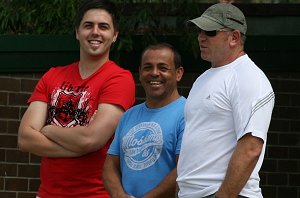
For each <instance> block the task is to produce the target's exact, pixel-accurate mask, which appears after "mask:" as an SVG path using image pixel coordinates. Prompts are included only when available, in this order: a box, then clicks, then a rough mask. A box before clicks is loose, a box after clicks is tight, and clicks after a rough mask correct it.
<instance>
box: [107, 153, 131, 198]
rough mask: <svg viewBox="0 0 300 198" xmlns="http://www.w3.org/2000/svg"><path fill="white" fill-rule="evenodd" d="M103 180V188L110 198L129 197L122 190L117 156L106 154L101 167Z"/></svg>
mask: <svg viewBox="0 0 300 198" xmlns="http://www.w3.org/2000/svg"><path fill="white" fill-rule="evenodd" d="M102 176H103V182H104V186H105V189H106V190H107V191H108V193H109V194H110V196H111V197H112V198H129V197H130V196H129V195H128V194H126V193H125V192H124V189H123V186H122V182H121V173H120V170H119V159H118V157H117V156H111V155H107V157H106V160H105V163H104V167H103V174H102Z"/></svg>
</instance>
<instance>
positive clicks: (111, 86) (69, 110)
mask: <svg viewBox="0 0 300 198" xmlns="http://www.w3.org/2000/svg"><path fill="white" fill-rule="evenodd" d="M116 21H117V16H116V10H115V5H114V4H113V3H111V2H110V1H107V0H84V1H82V2H81V4H80V5H79V8H78V13H77V17H76V21H75V30H76V38H77V40H78V41H79V44H80V60H79V61H78V62H75V63H72V64H70V65H67V66H58V67H53V68H51V69H50V70H49V71H48V72H47V73H45V74H44V76H43V77H42V78H41V79H40V81H39V82H38V84H37V86H36V88H35V90H34V92H33V94H32V96H31V97H30V98H29V100H28V103H29V107H28V109H27V110H26V112H25V114H24V116H23V118H22V120H21V124H20V128H19V136H18V144H19V148H20V150H22V151H26V152H31V153H34V154H36V155H38V156H41V157H42V161H41V170H40V174H41V175H40V177H41V185H40V188H39V192H38V195H37V197H40V198H49V197H51V198H53V197H55V198H62V197H63V198H67V197H85V198H100V197H101V198H105V197H109V195H108V194H107V192H106V191H105V189H104V186H103V182H102V166H103V163H104V160H105V156H106V152H107V148H108V146H109V143H110V142H111V141H110V140H111V138H112V136H113V134H114V131H115V129H116V126H117V124H118V121H119V119H120V117H121V115H122V113H123V112H124V111H125V110H127V109H128V108H129V107H131V106H132V105H133V104H134V101H135V85H134V80H133V77H132V75H131V73H130V72H129V71H127V70H124V69H122V68H121V67H119V66H118V65H116V64H115V63H114V62H113V61H111V60H109V52H110V48H111V45H112V43H114V42H115V41H116V39H117V36H118V29H117V22H116Z"/></svg>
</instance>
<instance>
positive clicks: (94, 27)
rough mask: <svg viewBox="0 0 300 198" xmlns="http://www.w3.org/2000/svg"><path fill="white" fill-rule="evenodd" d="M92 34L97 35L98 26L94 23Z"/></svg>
mask: <svg viewBox="0 0 300 198" xmlns="http://www.w3.org/2000/svg"><path fill="white" fill-rule="evenodd" d="M92 34H93V35H99V28H98V26H97V25H94V26H93V29H92Z"/></svg>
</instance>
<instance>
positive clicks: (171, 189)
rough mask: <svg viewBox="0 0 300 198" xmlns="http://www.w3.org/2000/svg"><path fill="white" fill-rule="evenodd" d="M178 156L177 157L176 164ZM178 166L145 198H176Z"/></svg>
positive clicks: (144, 197)
mask: <svg viewBox="0 0 300 198" xmlns="http://www.w3.org/2000/svg"><path fill="white" fill-rule="evenodd" d="M177 161H178V155H177V156H176V163H177ZM176 178H177V166H176V167H175V168H174V169H173V170H171V171H170V172H169V174H168V175H166V177H165V178H164V179H163V180H162V181H161V182H160V183H159V184H158V185H157V186H156V187H155V188H154V189H152V190H151V191H150V192H148V193H147V194H146V195H144V196H143V198H174V197H175V194H176Z"/></svg>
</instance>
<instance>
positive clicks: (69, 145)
mask: <svg viewBox="0 0 300 198" xmlns="http://www.w3.org/2000/svg"><path fill="white" fill-rule="evenodd" d="M41 132H42V133H43V135H45V136H46V137H47V138H49V139H51V140H52V141H54V142H56V143H57V144H59V145H61V146H63V147H64V148H66V149H68V150H70V151H72V152H76V153H81V154H86V153H89V152H92V151H95V150H96V149H93V150H91V149H89V147H90V146H91V145H89V142H90V137H91V135H90V136H89V135H88V129H87V127H85V126H76V127H72V128H64V127H59V126H54V125H47V126H45V127H44V128H42V130H41Z"/></svg>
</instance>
